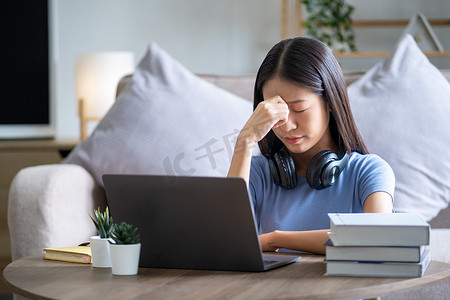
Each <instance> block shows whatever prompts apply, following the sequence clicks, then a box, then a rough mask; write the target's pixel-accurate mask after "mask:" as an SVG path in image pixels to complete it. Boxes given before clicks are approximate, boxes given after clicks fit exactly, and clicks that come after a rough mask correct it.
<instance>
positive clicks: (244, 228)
mask: <svg viewBox="0 0 450 300" xmlns="http://www.w3.org/2000/svg"><path fill="white" fill-rule="evenodd" d="M103 181H104V185H105V190H106V196H107V200H108V206H109V208H110V211H111V215H112V217H113V218H114V222H115V223H120V222H122V221H125V222H127V223H131V224H133V225H135V226H137V227H138V231H139V233H140V235H141V244H142V245H141V256H140V263H139V265H140V266H141V267H160V268H186V269H206V270H234V271H262V270H263V269H264V267H263V261H262V255H261V250H260V245H259V240H258V236H257V231H256V226H255V222H254V218H253V211H252V208H251V204H250V201H249V197H248V193H247V187H246V184H245V181H244V180H243V179H240V178H212V177H178V176H158V175H104V176H103Z"/></svg>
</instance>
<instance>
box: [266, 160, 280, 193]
mask: <svg viewBox="0 0 450 300" xmlns="http://www.w3.org/2000/svg"><path fill="white" fill-rule="evenodd" d="M275 155H277V154H276V153H275ZM275 155H274V157H273V158H270V159H269V169H270V173H271V174H272V178H273V182H274V183H275V185H276V186H280V183H281V180H280V170H279V169H278V165H277V163H276V161H275Z"/></svg>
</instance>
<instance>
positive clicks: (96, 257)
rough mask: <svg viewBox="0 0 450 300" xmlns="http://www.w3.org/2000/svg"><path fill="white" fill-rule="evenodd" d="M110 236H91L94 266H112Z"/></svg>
mask: <svg viewBox="0 0 450 300" xmlns="http://www.w3.org/2000/svg"><path fill="white" fill-rule="evenodd" d="M109 240H110V239H109V238H100V237H99V236H98V235H97V236H91V237H90V238H89V241H90V242H91V254H92V266H93V267H96V268H111V254H110V250H109Z"/></svg>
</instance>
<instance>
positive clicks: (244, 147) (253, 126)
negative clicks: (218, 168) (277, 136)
mask: <svg viewBox="0 0 450 300" xmlns="http://www.w3.org/2000/svg"><path fill="white" fill-rule="evenodd" d="M288 116H289V108H288V106H287V104H286V102H284V100H283V99H281V97H278V96H276V97H273V98H270V99H268V100H265V101H263V102H260V103H259V104H258V106H257V107H256V109H255V111H254V112H253V114H252V115H251V116H250V118H249V119H248V121H247V123H246V124H245V125H244V127H243V128H242V130H241V132H240V133H239V135H238V138H237V140H236V145H235V148H234V153H233V158H232V160H231V165H230V169H229V170H228V177H241V178H244V179H245V181H246V182H247V185H248V184H249V176H250V163H251V158H252V152H253V148H254V147H255V145H256V143H258V142H259V141H260V140H261V139H262V138H264V137H265V136H266V135H267V133H268V132H269V131H270V130H271V129H272V128H275V127H277V126H281V125H283V124H285V123H286V122H287V119H288Z"/></svg>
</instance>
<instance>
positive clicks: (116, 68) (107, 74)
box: [75, 52, 134, 140]
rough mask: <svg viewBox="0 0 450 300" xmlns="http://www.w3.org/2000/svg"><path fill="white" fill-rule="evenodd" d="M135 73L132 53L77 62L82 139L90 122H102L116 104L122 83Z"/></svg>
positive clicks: (95, 55) (105, 54)
mask: <svg viewBox="0 0 450 300" xmlns="http://www.w3.org/2000/svg"><path fill="white" fill-rule="evenodd" d="M133 71H134V54H133V53H132V52H98V53H89V54H81V55H78V56H77V58H76V64H75V80H76V97H77V100H78V113H79V116H80V131H81V139H82V140H84V139H85V138H86V137H87V136H88V134H87V123H88V122H89V121H100V120H101V119H102V118H103V116H104V115H105V114H106V112H107V111H108V110H109V108H110V107H111V106H112V104H113V103H114V100H115V97H116V88H117V84H118V82H119V80H120V79H121V78H122V77H123V76H124V75H127V74H131V73H132V72H133Z"/></svg>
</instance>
